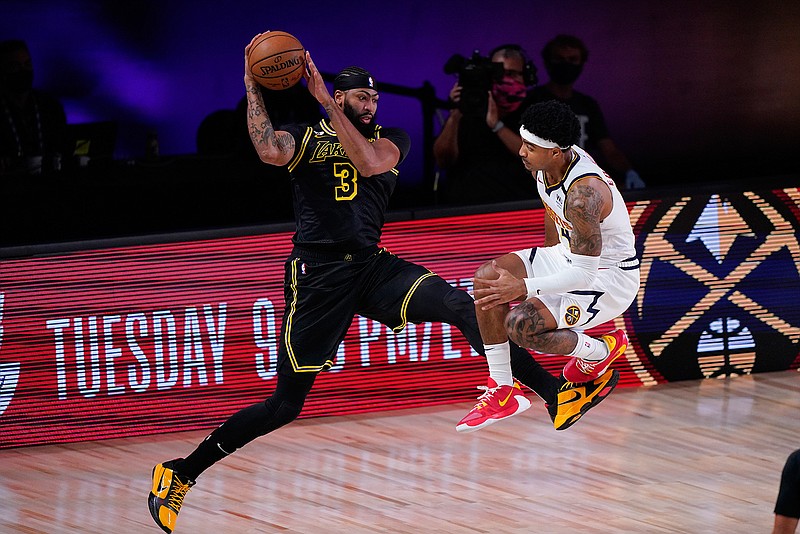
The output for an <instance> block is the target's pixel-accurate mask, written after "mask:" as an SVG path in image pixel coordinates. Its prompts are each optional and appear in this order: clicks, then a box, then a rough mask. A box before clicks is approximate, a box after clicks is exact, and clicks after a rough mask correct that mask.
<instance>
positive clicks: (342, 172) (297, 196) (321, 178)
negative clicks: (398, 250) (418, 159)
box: [283, 119, 411, 251]
mask: <svg viewBox="0 0 800 534" xmlns="http://www.w3.org/2000/svg"><path fill="white" fill-rule="evenodd" d="M283 129H284V130H285V131H287V132H289V133H291V134H292V136H293V137H294V140H295V154H294V157H293V158H292V160H291V161H290V162H289V165H288V169H289V173H290V175H291V180H292V196H293V202H294V217H295V225H296V231H295V234H294V237H292V241H293V242H294V243H295V244H297V245H301V246H305V247H311V248H319V249H325V250H331V251H352V250H358V249H362V248H366V247H369V246H374V245H377V244H378V242H379V241H380V237H381V229H382V228H383V223H384V216H385V213H386V209H387V207H388V205H389V197H390V196H391V195H392V192H393V191H394V188H395V185H396V183H397V176H398V171H397V168H393V169H391V170H390V171H388V172H385V173H383V174H377V175H375V176H367V177H365V176H361V175H360V174H359V172H358V170H357V169H356V168H355V166H354V165H353V163H352V162H351V161H350V159H349V158H348V157H347V154H345V152H344V149H343V148H342V145H341V144H340V143H339V138H338V137H337V136H336V131H335V130H334V129H333V127H332V126H331V123H330V121H329V120H327V119H323V120H322V121H320V122H319V123H317V124H315V125H314V126H305V125H294V124H293V125H288V126H285V127H284V128H283ZM380 138H383V139H389V140H390V141H391V142H392V143H394V144H395V146H397V148H398V149H399V150H400V162H402V161H403V159H404V158H405V157H406V155H407V154H408V150H409V147H410V145H411V142H410V139H409V137H408V134H407V133H406V132H405V131H403V130H401V129H399V128H382V127H380V126H377V125H376V126H375V130H374V133H373V134H372V136H371V137H370V138H369V141H370V142H373V141H375V140H376V139H380ZM400 162H398V165H399V163H400Z"/></svg>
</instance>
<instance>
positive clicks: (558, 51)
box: [526, 34, 645, 189]
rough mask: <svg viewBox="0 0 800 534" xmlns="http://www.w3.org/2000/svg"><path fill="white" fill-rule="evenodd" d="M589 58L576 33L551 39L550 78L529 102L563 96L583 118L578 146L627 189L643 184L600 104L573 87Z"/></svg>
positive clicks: (545, 52) (546, 51) (546, 53)
mask: <svg viewBox="0 0 800 534" xmlns="http://www.w3.org/2000/svg"><path fill="white" fill-rule="evenodd" d="M588 58H589V50H588V49H587V48H586V45H585V44H584V43H583V41H581V40H580V39H578V38H577V37H575V36H572V35H565V34H561V35H558V36H556V37H555V38H553V39H552V40H550V41H549V42H548V43H547V44H546V45H545V46H544V48H543V49H542V59H543V60H544V66H545V70H547V75H548V77H549V80H548V81H547V83H545V84H544V85H541V86H539V87H536V88H535V89H534V90H533V91H532V92H531V96H530V101H529V102H526V105H527V104H528V103H536V102H544V101H547V100H560V101H561V102H564V103H565V104H567V105H568V106H569V107H570V108H571V109H572V111H573V112H574V113H575V114H576V115H577V116H578V118H579V119H580V121H581V136H580V139H579V141H578V146H580V147H581V148H583V149H585V150H587V151H588V152H589V153H590V154H592V155H594V156H595V157H600V158H601V159H600V160H599V161H600V162H601V165H602V164H604V166H606V165H607V166H608V168H610V170H611V171H612V172H614V173H615V174H616V175H617V177H618V178H619V180H618V182H622V183H624V185H625V188H626V189H641V188H644V187H645V182H644V181H643V180H642V178H641V177H640V176H639V174H638V173H637V172H636V171H635V170H634V169H633V166H632V165H631V163H630V161H629V160H628V158H627V157H626V156H625V154H624V153H623V152H622V151H621V150H620V149H619V148H618V147H617V145H616V143H614V141H613V140H612V139H611V136H610V134H609V132H608V127H607V126H606V121H605V118H604V117H603V113H602V111H601V110H600V105H599V104H598V103H597V101H596V100H595V99H594V98H592V97H590V96H589V95H586V94H584V93H581V92H579V91H576V90H575V89H573V85H574V84H575V82H576V81H577V79H578V77H579V76H580V75H581V72H582V71H583V66H584V65H585V64H586V60H587V59H588ZM526 107H527V106H526Z"/></svg>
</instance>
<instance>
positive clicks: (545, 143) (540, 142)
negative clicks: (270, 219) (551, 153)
mask: <svg viewBox="0 0 800 534" xmlns="http://www.w3.org/2000/svg"><path fill="white" fill-rule="evenodd" d="M519 135H520V137H522V138H523V139H524V140H526V141H527V142H529V143H533V144H534V145H536V146H540V147H542V148H560V149H561V150H566V149H568V148H569V147H561V146H558V143H554V142H552V141H550V140H548V139H543V138H541V137H539V136H538V135H536V134H534V133H531V132H529V131H528V130H526V129H525V127H524V126H520V127H519Z"/></svg>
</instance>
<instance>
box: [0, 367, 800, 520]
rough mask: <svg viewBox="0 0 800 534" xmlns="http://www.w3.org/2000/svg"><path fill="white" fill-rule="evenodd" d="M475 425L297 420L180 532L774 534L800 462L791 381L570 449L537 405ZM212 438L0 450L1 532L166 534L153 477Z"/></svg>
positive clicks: (651, 395) (684, 406)
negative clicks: (153, 504)
mask: <svg viewBox="0 0 800 534" xmlns="http://www.w3.org/2000/svg"><path fill="white" fill-rule="evenodd" d="M468 408H469V405H466V404H457V405H451V406H445V407H436V408H423V409H416V410H404V411H395V412H382V413H378V414H370V415H360V416H348V417H336V418H321V419H304V420H300V421H296V422H294V423H292V424H291V425H289V426H287V427H286V428H283V429H280V430H278V431H277V432H275V433H274V434H272V435H270V436H266V437H263V438H260V439H259V440H256V441H255V442H253V443H251V444H250V445H248V446H247V447H245V448H244V449H242V450H240V451H238V452H237V453H236V454H235V455H233V456H231V457H229V458H227V459H225V460H223V461H222V462H221V463H219V464H217V465H216V466H214V467H212V468H211V469H210V470H209V471H207V472H206V473H205V474H203V476H201V477H200V478H199V480H198V483H197V485H196V486H195V488H194V489H192V491H190V492H189V494H188V496H187V498H186V501H185V504H184V507H183V509H182V511H181V514H180V517H179V519H178V526H177V530H176V533H177V534H181V533H214V534H218V533H239V532H247V533H250V532H254V533H261V532H264V533H340V532H341V533H348V534H355V533H375V532H386V533H422V532H424V533H489V532H491V533H527V532H537V533H576V532H577V533H595V532H598V533H599V532H603V533H606V532H611V533H616V532H625V533H627V532H631V533H693V534H696V533H723V532H724V533H726V534H733V533H742V534H752V533H755V532H770V529H771V526H772V507H773V505H774V500H775V497H776V495H777V488H778V480H779V477H780V470H781V468H782V466H783V462H784V460H785V459H786V456H787V455H788V454H789V453H790V452H791V451H792V450H794V449H796V448H800V373H798V372H796V371H785V372H779V373H764V374H759V375H753V376H746V377H741V378H736V379H729V380H705V381H692V382H678V383H673V384H665V385H659V386H654V387H650V388H625V389H621V388H620V389H617V391H615V392H614V393H613V395H612V396H611V397H609V398H608V399H607V400H606V401H605V402H604V403H603V404H601V405H600V406H599V407H597V408H595V409H594V410H592V411H591V412H590V413H589V414H588V415H587V416H586V417H585V418H584V420H582V421H581V422H579V423H578V424H576V425H575V426H574V427H572V428H571V429H569V430H566V431H563V432H556V431H555V430H553V428H552V426H551V424H550V420H549V418H548V416H547V413H546V411H545V410H544V409H543V407H542V405H541V404H540V403H538V402H537V403H535V404H534V407H533V408H532V409H531V410H529V411H528V412H526V413H524V414H521V415H519V416H517V417H515V418H513V419H510V420H508V421H503V422H501V423H498V424H496V425H494V426H492V427H490V428H487V429H484V430H481V431H478V432H475V433H471V434H458V433H456V432H455V429H454V427H455V423H456V422H457V421H458V419H460V418H461V417H462V416H463V415H464V413H465V412H466V410H467V409H468ZM0 432H2V427H1V426H0ZM204 436H205V432H191V433H181V434H167V435H163V436H142V437H135V438H127V439H119V440H109V441H100V442H87V443H79V444H69V445H57V446H41V447H27V448H18V449H9V450H3V451H0V532H3V533H6V532H9V533H16V532H21V533H27V534H32V533H48V534H50V533H58V534H61V533H72V532H81V533H107V532H112V533H115V534H122V533H128V532H133V533H138V532H144V533H147V532H151V533H155V532H160V531H159V529H158V527H156V526H155V524H154V523H153V521H152V519H151V518H150V515H149V513H148V511H147V506H146V502H145V501H146V496H147V492H148V491H149V486H150V470H151V469H152V466H153V465H154V464H155V463H157V462H159V461H163V460H167V459H170V458H172V457H175V456H181V455H185V454H187V453H189V452H190V451H191V450H192V449H193V448H194V446H195V445H196V444H197V443H198V442H199V441H200V440H201V439H202V438H203V437H204Z"/></svg>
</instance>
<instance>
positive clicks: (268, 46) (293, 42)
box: [247, 31, 306, 90]
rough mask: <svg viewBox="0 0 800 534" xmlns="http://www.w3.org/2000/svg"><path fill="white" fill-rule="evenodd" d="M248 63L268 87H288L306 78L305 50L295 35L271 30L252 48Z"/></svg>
mask: <svg viewBox="0 0 800 534" xmlns="http://www.w3.org/2000/svg"><path fill="white" fill-rule="evenodd" d="M247 64H248V65H249V67H250V73H251V74H252V75H253V78H255V80H256V81H257V82H258V83H260V84H261V85H263V86H264V87H266V88H267V89H274V90H280V89H288V88H289V87H291V86H293V85H294V84H296V83H297V82H299V81H300V78H302V77H303V72H304V71H305V66H306V51H305V49H304V48H303V45H302V44H301V43H300V41H299V40H298V39H297V37H295V36H294V35H292V34H290V33H286V32H281V31H271V32H267V33H265V34H264V35H262V36H261V37H259V38H258V40H257V41H256V42H255V43H253V46H252V47H250V54H249V55H248V56H247Z"/></svg>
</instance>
